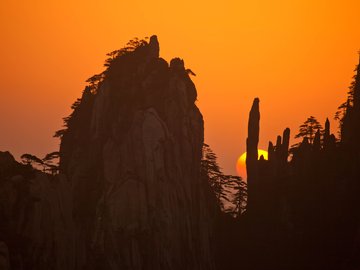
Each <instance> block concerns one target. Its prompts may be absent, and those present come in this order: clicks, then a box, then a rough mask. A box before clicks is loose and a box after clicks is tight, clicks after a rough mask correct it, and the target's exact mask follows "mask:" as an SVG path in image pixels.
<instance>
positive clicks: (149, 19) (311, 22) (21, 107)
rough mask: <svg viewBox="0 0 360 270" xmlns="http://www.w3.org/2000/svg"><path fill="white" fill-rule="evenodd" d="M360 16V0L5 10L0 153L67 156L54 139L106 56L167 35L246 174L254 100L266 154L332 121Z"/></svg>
mask: <svg viewBox="0 0 360 270" xmlns="http://www.w3.org/2000/svg"><path fill="white" fill-rule="evenodd" d="M359 12H360V1H359V0H342V1H332V0H326V1H325V0H316V1H314V0H282V1H280V0H266V1H265V0H258V1H256V0H247V1H243V0H236V1H229V0H223V1H211V0H207V1H188V0H182V1H168V0H161V1H160V0H152V1H146V2H145V1H115V0H113V1H110V0H102V1H93V0H86V1H85V0H79V1H69V0H62V1H60V0H59V1H51V0H47V1H45V0H43V1H37V0H32V1H28V0H27V1H25V0H19V1H13V0H2V1H1V4H0V33H1V42H0V59H1V62H0V63H1V64H0V69H1V72H0V79H1V80H0V81H1V85H0V94H1V98H0V124H1V130H0V150H10V151H11V152H12V153H13V154H15V155H16V156H19V155H21V154H22V153H25V152H29V153H33V154H36V155H39V156H40V157H41V156H43V155H44V154H45V153H48V152H50V151H53V150H56V149H57V146H58V143H59V142H58V141H57V139H53V138H52V135H53V133H54V131H55V130H57V129H60V128H61V125H62V120H61V119H62V117H64V116H67V115H68V114H69V113H70V108H69V107H70V105H71V104H72V102H73V101H74V100H75V99H76V98H77V97H79V96H80V94H81V91H82V89H83V87H84V85H85V83H84V81H85V80H86V79H87V78H88V77H90V76H92V75H93V74H95V73H98V72H100V71H102V69H103V68H102V64H103V62H104V60H105V54H106V53H107V52H110V51H112V50H115V49H118V48H121V47H122V46H123V45H125V43H126V42H127V41H128V40H129V39H131V38H133V37H135V36H137V37H140V38H141V37H145V36H149V35H151V34H157V35H158V38H159V41H160V50H161V51H160V54H161V56H162V57H163V58H165V59H166V60H168V61H169V60H170V59H171V58H172V57H175V56H180V57H181V58H184V60H185V64H186V66H187V67H188V68H191V69H192V70H193V71H194V72H195V73H196V74H197V77H193V80H194V81H195V83H196V86H197V89H198V95H199V101H198V106H199V107H200V109H201V111H202V113H203V115H204V118H205V139H206V142H207V143H208V144H210V145H211V147H212V148H213V149H214V150H215V152H216V153H217V154H218V156H219V161H220V165H221V166H222V167H223V168H224V169H225V171H226V172H227V173H233V174H235V172H236V170H235V162H236V160H237V158H238V156H239V155H240V154H241V153H243V152H244V150H245V138H246V125H247V117H248V111H249V109H250V107H251V103H252V100H253V98H254V97H259V98H260V100H261V103H260V104H261V113H262V117H261V142H260V147H261V148H264V149H266V148H267V143H268V140H269V139H272V140H275V137H276V135H277V134H279V133H281V132H282V130H283V129H284V128H285V127H287V126H288V127H290V128H291V130H292V135H294V131H295V130H296V129H297V127H298V126H299V125H300V124H301V123H302V122H303V121H304V120H305V119H306V118H307V117H308V116H310V115H314V116H316V117H317V118H318V119H319V120H321V121H322V122H323V121H324V120H325V118H326V116H329V117H331V118H332V117H333V115H334V112H335V111H336V107H337V106H338V104H340V103H341V102H342V101H343V100H344V99H345V96H346V91H347V87H348V85H349V84H350V82H351V77H352V75H353V69H354V67H355V64H356V63H357V60H358V55H357V54H356V53H357V51H358V49H359V48H360V16H359Z"/></svg>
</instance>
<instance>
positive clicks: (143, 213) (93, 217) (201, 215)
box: [0, 36, 214, 270]
mask: <svg viewBox="0 0 360 270" xmlns="http://www.w3.org/2000/svg"><path fill="white" fill-rule="evenodd" d="M108 56H109V59H107V61H106V64H105V66H106V70H105V71H104V72H103V73H101V74H99V75H95V76H93V77H91V78H90V79H89V80H88V82H89V85H88V86H87V87H86V88H85V90H84V91H83V94H82V97H81V98H80V99H78V100H77V101H76V102H75V103H74V105H73V107H72V108H73V109H74V110H73V113H72V114H71V115H70V116H69V117H67V118H65V119H64V120H65V128H64V129H63V130H60V131H58V132H57V134H56V135H57V136H58V137H60V138H61V145H60V173H59V174H58V175H55V176H51V175H49V174H45V173H42V172H40V171H37V170H33V169H31V168H30V167H31V166H30V167H29V166H26V165H22V164H19V163H17V162H16V161H15V160H14V159H13V158H12V157H10V156H7V157H6V160H7V162H9V163H12V165H11V166H20V167H21V168H23V169H24V170H25V172H24V173H23V174H21V173H20V174H19V170H15V171H14V172H8V175H5V174H3V175H2V181H1V184H2V186H1V188H0V189H1V192H3V193H6V194H7V195H6V196H5V195H4V196H2V197H1V198H2V207H3V208H5V209H11V211H14V212H17V214H16V218H13V215H10V214H9V217H11V218H12V220H10V221H9V223H8V224H5V225H4V226H5V227H6V228H5V230H3V231H6V230H7V231H8V232H9V231H11V234H8V235H3V237H2V238H3V239H1V240H2V242H1V243H0V244H1V245H0V250H1V251H4V252H1V254H5V255H4V256H3V258H4V260H3V261H4V262H3V264H4V265H7V264H9V262H10V264H11V265H12V268H11V269H58V270H64V269H67V270H72V269H74V270H75V269H212V268H213V259H212V257H211V245H210V241H211V230H212V227H211V224H212V218H213V211H214V207H213V206H212V204H211V203H209V202H210V201H211V195H210V194H209V187H208V183H206V181H204V178H203V177H201V175H200V167H201V166H200V163H201V158H202V147H203V140H204V123H203V118H202V115H201V113H200V111H199V109H198V108H197V106H196V105H195V101H196V96H197V92H196V88H195V86H194V84H193V82H192V80H191V79H190V77H189V74H188V73H189V70H186V69H185V67H184V62H183V60H181V59H179V58H174V59H172V60H171V61H170V64H169V63H167V62H166V61H165V60H164V59H162V58H160V57H159V43H158V41H157V37H156V36H152V37H151V38H150V40H149V42H147V41H145V40H137V39H135V40H133V41H131V42H130V43H129V44H128V46H127V47H125V48H123V49H121V50H117V51H114V52H112V53H110V54H109V55H108ZM4 155H5V154H4ZM9 155H10V154H9ZM11 166H10V167H11ZM2 168H5V167H4V166H2ZM6 170H7V169H3V171H6ZM20 182H21V183H20ZM19 183H20V184H19ZM17 185H18V186H19V185H20V186H21V187H22V189H23V190H17V188H16V187H17ZM20 193H21V194H20ZM9 196H10V197H9ZM24 200H25V201H24ZM8 204H12V205H11V206H9V205H8ZM20 216H21V217H20ZM13 226H16V227H17V229H16V230H14V228H13ZM10 238H11V239H10ZM14 239H15V240H14ZM16 241H17V243H16ZM13 242H15V243H13ZM12 243H13V244H12ZM25 243H26V244H25ZM20 246H21V247H22V250H17V247H20ZM9 250H10V252H9ZM9 253H10V255H9ZM6 254H7V255H6ZM1 258H2V257H1ZM4 267H5V266H4ZM4 269H9V268H6V267H5V268H4Z"/></svg>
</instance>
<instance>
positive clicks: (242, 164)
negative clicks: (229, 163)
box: [236, 149, 268, 179]
mask: <svg viewBox="0 0 360 270" xmlns="http://www.w3.org/2000/svg"><path fill="white" fill-rule="evenodd" d="M261 156H263V157H264V159H266V160H267V159H268V152H267V151H265V150H262V149H258V157H259V159H260V157H261ZM236 171H237V173H238V175H239V176H241V177H243V178H244V179H246V152H245V153H244V154H242V155H241V156H240V157H239V158H238V160H237V162H236Z"/></svg>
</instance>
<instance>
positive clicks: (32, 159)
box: [20, 154, 44, 167]
mask: <svg viewBox="0 0 360 270" xmlns="http://www.w3.org/2000/svg"><path fill="white" fill-rule="evenodd" d="M20 158H21V161H22V163H24V164H26V165H31V166H33V167H34V166H35V165H37V166H39V165H40V166H42V165H43V164H44V162H43V161H42V160H41V159H40V158H38V157H37V156H34V155H31V154H23V155H22V156H21V157H20Z"/></svg>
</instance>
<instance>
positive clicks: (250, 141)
mask: <svg viewBox="0 0 360 270" xmlns="http://www.w3.org/2000/svg"><path fill="white" fill-rule="evenodd" d="M259 102H260V101H259V99H258V98H255V99H254V102H253V105H252V108H251V110H250V114H249V123H248V137H247V139H246V171H247V183H248V202H247V211H251V210H252V209H253V207H254V202H256V187H257V183H258V163H257V160H258V143H259V132H260V111H259Z"/></svg>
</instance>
